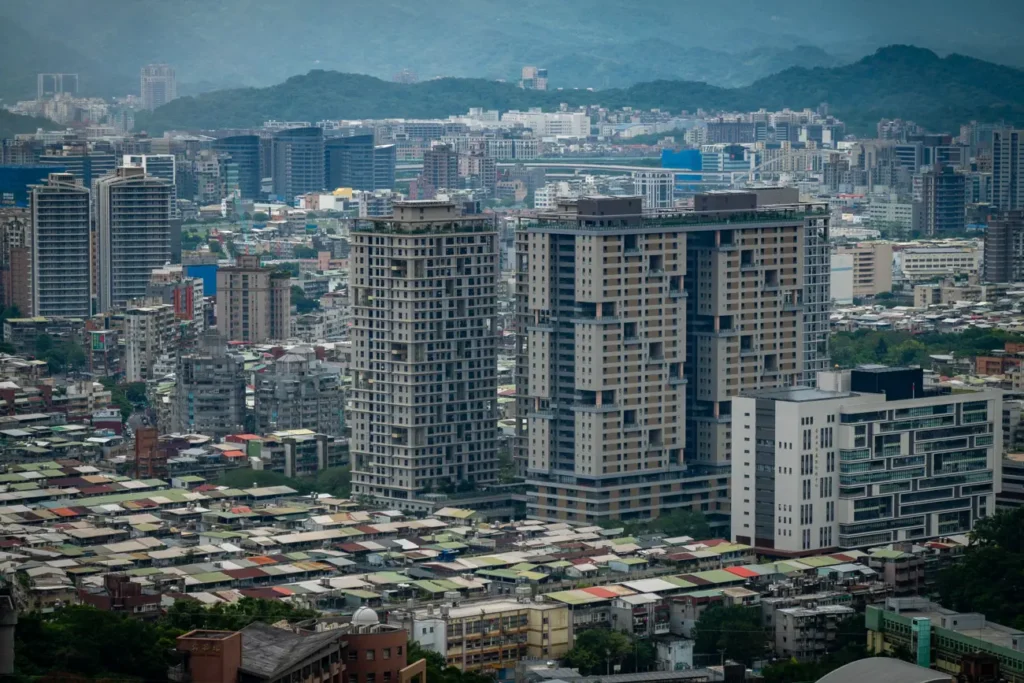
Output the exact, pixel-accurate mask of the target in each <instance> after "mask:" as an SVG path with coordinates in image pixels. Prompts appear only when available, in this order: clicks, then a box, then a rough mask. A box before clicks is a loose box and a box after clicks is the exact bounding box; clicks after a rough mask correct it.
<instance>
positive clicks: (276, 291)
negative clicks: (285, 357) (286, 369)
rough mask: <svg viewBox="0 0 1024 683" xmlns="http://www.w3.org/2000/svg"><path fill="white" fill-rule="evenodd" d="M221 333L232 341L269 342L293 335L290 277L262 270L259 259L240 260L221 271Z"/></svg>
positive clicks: (247, 258) (218, 276)
mask: <svg viewBox="0 0 1024 683" xmlns="http://www.w3.org/2000/svg"><path fill="white" fill-rule="evenodd" d="M217 331H218V332H220V333H221V334H222V335H223V336H224V337H226V338H227V339H228V340H230V341H247V342H265V341H272V340H280V339H287V338H288V337H289V336H290V334H291V286H290V278H289V276H288V274H287V273H283V272H277V271H275V270H274V269H272V268H264V267H262V266H260V259H259V256H252V255H246V256H239V257H238V261H237V265H234V266H228V267H225V268H220V269H219V270H218V271H217Z"/></svg>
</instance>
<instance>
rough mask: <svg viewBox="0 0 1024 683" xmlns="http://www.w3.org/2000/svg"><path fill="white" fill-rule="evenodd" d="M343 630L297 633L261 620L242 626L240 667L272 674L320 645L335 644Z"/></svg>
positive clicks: (309, 653)
mask: <svg viewBox="0 0 1024 683" xmlns="http://www.w3.org/2000/svg"><path fill="white" fill-rule="evenodd" d="M341 636H342V633H341V632H340V631H337V630H335V631H325V632H324V633H316V634H312V635H305V636H302V635H299V634H297V633H292V632H291V631H286V630H284V629H280V628H274V627H273V626H268V625H267V624H263V623H260V622H256V623H255V624H251V625H249V626H246V627H245V628H244V629H242V666H241V671H244V672H246V673H250V674H254V675H256V676H261V677H263V678H275V677H277V675H278V674H279V673H283V672H285V671H287V670H288V669H290V668H292V667H294V666H297V665H298V664H300V663H302V661H304V660H305V659H307V658H308V657H310V656H312V655H313V654H314V653H316V652H317V651H319V650H321V649H327V648H331V647H332V646H333V647H338V645H339V642H340V640H341Z"/></svg>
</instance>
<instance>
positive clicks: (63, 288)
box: [29, 173, 92, 318]
mask: <svg viewBox="0 0 1024 683" xmlns="http://www.w3.org/2000/svg"><path fill="white" fill-rule="evenodd" d="M29 203H30V205H31V210H32V249H31V255H32V266H31V277H32V295H31V296H32V302H33V306H32V314H33V315H41V316H63V317H69V318H76V317H82V318H87V317H89V316H90V315H92V233H91V229H90V221H89V190H87V189H86V188H85V187H83V186H82V184H81V183H80V182H79V181H78V180H77V179H76V178H75V176H73V175H71V174H70V173H51V174H50V176H49V178H48V179H47V181H46V183H45V184H41V185H32V186H31V187H30V188H29Z"/></svg>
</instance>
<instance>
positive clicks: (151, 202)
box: [96, 167, 173, 312]
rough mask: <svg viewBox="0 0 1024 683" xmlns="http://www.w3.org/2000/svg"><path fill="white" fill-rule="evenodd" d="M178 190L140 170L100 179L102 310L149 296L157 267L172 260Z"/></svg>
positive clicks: (98, 227)
mask: <svg viewBox="0 0 1024 683" xmlns="http://www.w3.org/2000/svg"><path fill="white" fill-rule="evenodd" d="M172 187H173V186H172V185H171V184H170V183H169V182H167V181H166V180H164V179H162V178H154V177H152V176H149V175H146V172H145V171H144V170H143V169H142V168H138V167H122V168H118V169H117V170H116V172H115V173H113V174H112V175H108V176H104V177H103V178H100V179H99V180H97V181H96V232H97V253H98V263H99V268H98V277H99V287H98V289H99V291H98V295H99V303H98V307H99V311H100V312H106V311H109V310H110V309H112V308H115V307H123V306H124V305H125V304H126V303H127V302H128V300H129V299H136V298H140V297H144V296H145V295H146V286H147V285H148V284H149V279H150V275H151V274H152V272H153V269H154V268H160V267H162V266H164V265H165V264H166V263H168V262H169V261H170V260H171V201H172V194H171V193H172Z"/></svg>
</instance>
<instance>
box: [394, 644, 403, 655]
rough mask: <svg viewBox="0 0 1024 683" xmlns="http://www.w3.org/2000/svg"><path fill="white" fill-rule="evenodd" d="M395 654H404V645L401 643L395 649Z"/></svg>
mask: <svg viewBox="0 0 1024 683" xmlns="http://www.w3.org/2000/svg"><path fill="white" fill-rule="evenodd" d="M395 654H396V655H401V654H402V646H401V645H399V646H398V648H397V649H396V650H395Z"/></svg>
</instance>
